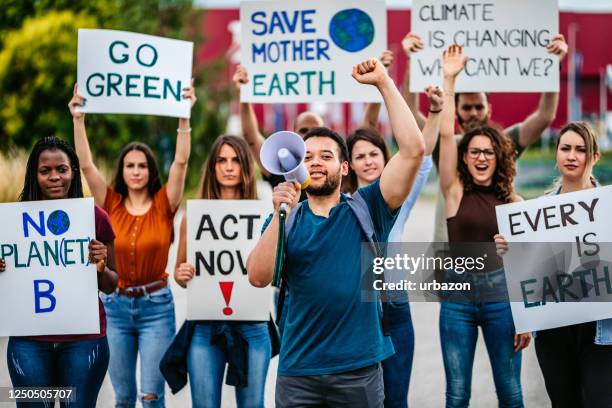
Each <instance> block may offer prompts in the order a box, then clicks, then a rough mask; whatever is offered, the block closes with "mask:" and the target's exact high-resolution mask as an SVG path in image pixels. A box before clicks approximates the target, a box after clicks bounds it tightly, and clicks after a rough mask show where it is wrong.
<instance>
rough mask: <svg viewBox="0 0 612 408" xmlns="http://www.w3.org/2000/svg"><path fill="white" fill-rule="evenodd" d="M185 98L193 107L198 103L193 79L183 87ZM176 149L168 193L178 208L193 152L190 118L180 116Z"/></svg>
mask: <svg viewBox="0 0 612 408" xmlns="http://www.w3.org/2000/svg"><path fill="white" fill-rule="evenodd" d="M183 91H184V93H183V99H189V100H190V103H191V107H193V105H194V104H195V103H196V101H197V100H198V98H197V97H196V95H195V88H194V87H193V79H192V80H191V86H189V87H187V88H184V89H183ZM176 132H177V135H176V150H175V152H174V160H173V161H172V165H171V166H170V171H169V172H168V184H167V187H166V194H167V195H168V202H169V203H170V208H172V210H173V211H174V210H176V209H177V208H178V206H179V204H180V203H181V199H182V198H183V191H184V190H185V177H186V176H187V164H188V163H189V155H190V153H191V127H189V118H180V119H179V122H178V129H177V130H176Z"/></svg>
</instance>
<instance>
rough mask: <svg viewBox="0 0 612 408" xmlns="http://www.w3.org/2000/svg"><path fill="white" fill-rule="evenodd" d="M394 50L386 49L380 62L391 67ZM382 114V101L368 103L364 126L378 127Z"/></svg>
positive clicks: (386, 67) (387, 67)
mask: <svg viewBox="0 0 612 408" xmlns="http://www.w3.org/2000/svg"><path fill="white" fill-rule="evenodd" d="M393 58H394V57H393V51H391V50H385V51H383V53H382V55H381V56H380V62H382V64H383V66H384V67H385V69H387V70H388V69H389V67H390V66H391V64H392V63H393ZM379 116H380V103H378V102H370V103H368V104H367V105H366V108H365V114H364V117H363V127H369V128H372V129H376V127H377V126H378V117H379Z"/></svg>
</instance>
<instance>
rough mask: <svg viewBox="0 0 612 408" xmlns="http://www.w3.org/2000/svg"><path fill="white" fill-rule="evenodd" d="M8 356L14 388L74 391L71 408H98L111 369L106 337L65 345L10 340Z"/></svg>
mask: <svg viewBox="0 0 612 408" xmlns="http://www.w3.org/2000/svg"><path fill="white" fill-rule="evenodd" d="M6 354H7V356H6V357H7V363H8V370H9V374H10V376H11V382H12V383H13V387H72V388H74V391H73V392H74V398H75V400H74V402H73V403H70V407H76V408H94V407H95V406H96V400H97V399H98V392H99V391H100V387H101V386H102V381H104V376H105V375H106V369H107V368H108V342H107V341H106V337H102V338H100V339H95V340H79V341H70V342H65V343H50V342H44V341H36V340H28V339H25V338H20V337H11V338H10V339H9V343H8V349H7V353H6ZM48 406H49V404H45V403H44V402H41V403H31V402H24V403H18V404H17V407H28V408H42V407H48ZM61 406H62V407H64V406H65V404H64V403H62V404H61Z"/></svg>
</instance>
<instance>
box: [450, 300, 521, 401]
mask: <svg viewBox="0 0 612 408" xmlns="http://www.w3.org/2000/svg"><path fill="white" fill-rule="evenodd" d="M478 326H480V327H482V333H483V336H484V340H485V344H486V346H487V351H488V352H489V360H490V361H491V366H492V367H493V380H494V382H495V390H496V392H497V398H498V400H499V406H500V408H510V407H521V408H522V407H523V394H522V391H521V352H518V353H517V352H515V351H514V335H515V330H514V322H513V321H512V313H511V311H510V304H509V303H507V302H492V303H484V302H473V303H468V302H463V303H462V302H442V304H441V308H440V341H441V343H442V356H443V359H444V371H445V373H446V407H449V408H450V407H452V408H454V407H467V406H468V405H469V401H470V395H471V386H472V366H473V364H474V352H475V350H476V340H477V339H478Z"/></svg>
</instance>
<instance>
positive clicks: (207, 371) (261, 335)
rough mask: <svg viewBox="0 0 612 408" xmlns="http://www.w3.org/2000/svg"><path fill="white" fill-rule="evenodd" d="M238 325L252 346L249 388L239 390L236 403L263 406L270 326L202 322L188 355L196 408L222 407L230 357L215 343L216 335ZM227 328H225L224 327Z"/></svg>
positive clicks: (254, 406)
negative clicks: (212, 340)
mask: <svg viewBox="0 0 612 408" xmlns="http://www.w3.org/2000/svg"><path fill="white" fill-rule="evenodd" d="M228 324H233V325H235V326H234V327H236V328H237V329H238V331H239V332H240V334H242V336H243V337H244V339H245V340H246V341H247V342H248V343H249V349H248V352H249V358H248V386H247V387H236V388H235V390H236V403H237V405H238V407H239V408H241V407H253V408H256V407H263V406H264V389H265V384H266V376H267V374H268V365H269V363H270V358H271V355H272V347H271V345H270V335H269V333H268V324H267V323H266V322H264V323H223V322H214V323H198V324H197V325H196V326H195V329H194V332H193V337H192V339H191V345H190V346H189V352H188V355H187V367H188V368H187V369H188V372H189V385H190V387H191V401H192V403H193V407H194V408H208V407H214V408H217V407H220V406H221V387H222V385H223V374H224V373H225V365H226V361H227V359H226V356H225V354H224V352H223V350H222V349H221V348H220V347H219V346H217V345H214V344H211V343H210V342H211V338H212V335H213V334H214V333H217V332H218V331H220V330H223V329H226V328H227V327H226V326H227V325H228ZM224 326H225V327H224Z"/></svg>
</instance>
